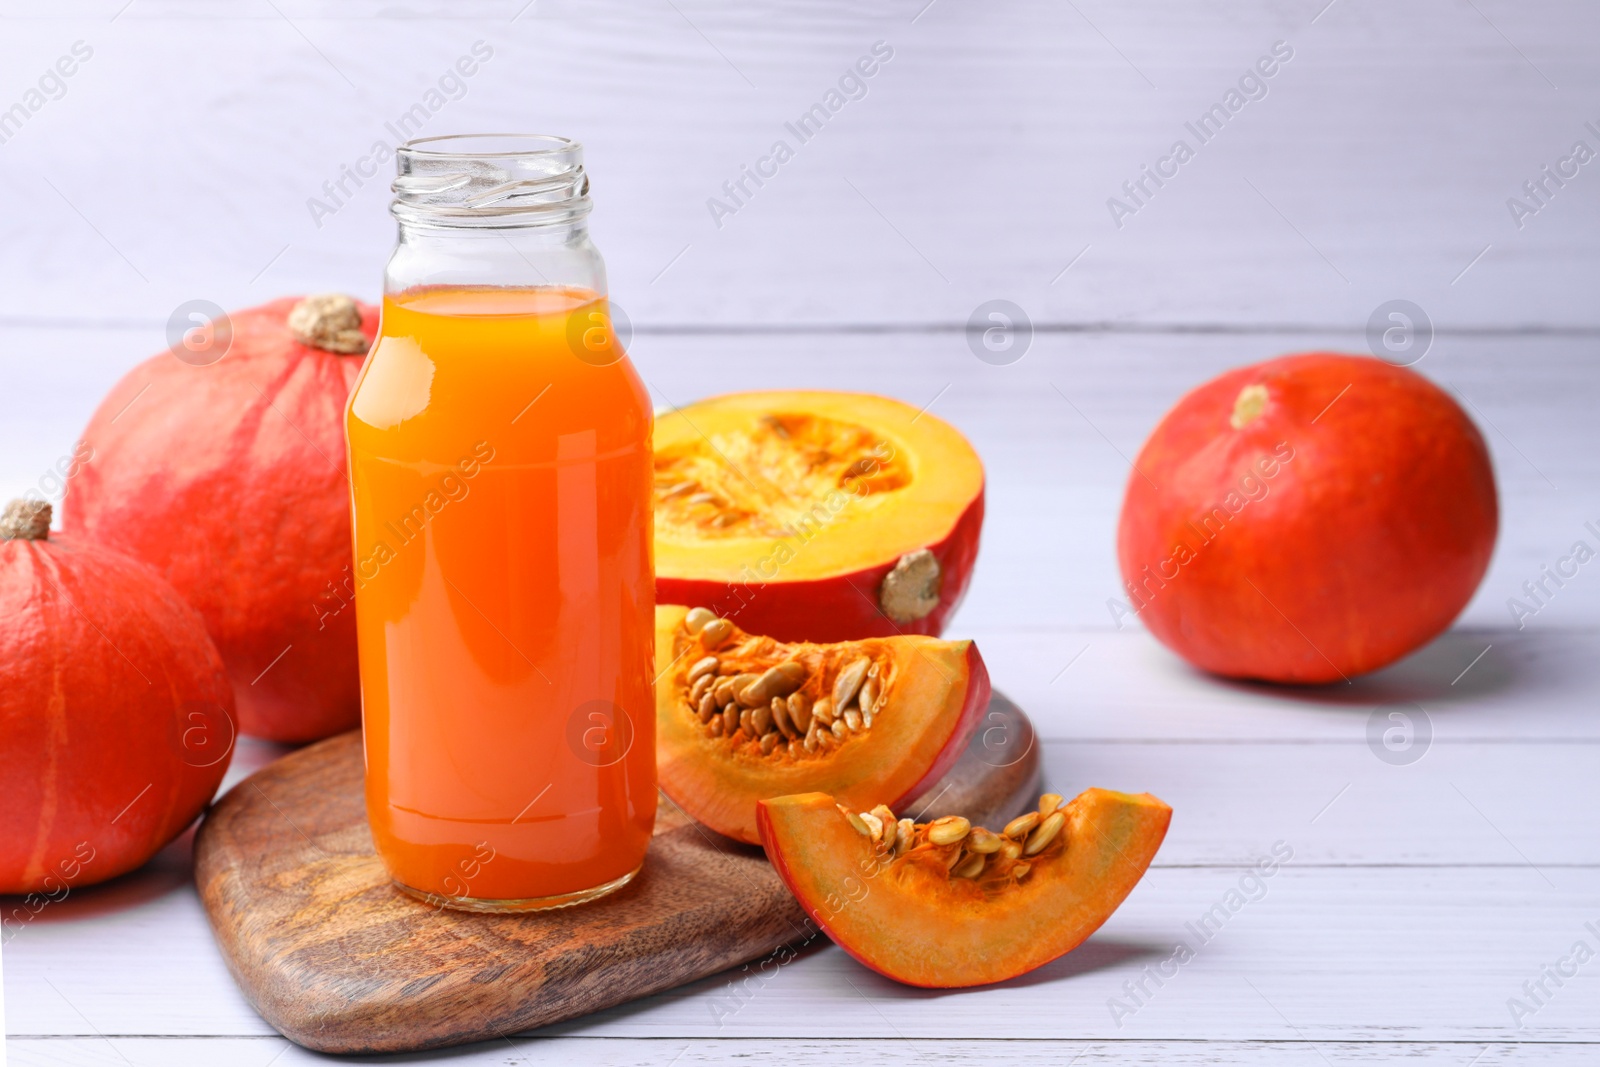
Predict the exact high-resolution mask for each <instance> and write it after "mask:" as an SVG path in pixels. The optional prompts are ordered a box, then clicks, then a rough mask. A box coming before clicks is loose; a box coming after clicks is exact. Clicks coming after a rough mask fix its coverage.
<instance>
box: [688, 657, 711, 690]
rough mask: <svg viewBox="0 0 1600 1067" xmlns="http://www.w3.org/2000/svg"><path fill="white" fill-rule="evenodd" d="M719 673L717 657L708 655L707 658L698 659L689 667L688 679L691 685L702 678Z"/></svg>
mask: <svg viewBox="0 0 1600 1067" xmlns="http://www.w3.org/2000/svg"><path fill="white" fill-rule="evenodd" d="M716 673H717V657H715V656H707V657H706V658H705V659H702V660H696V661H695V665H694V666H693V667H690V668H689V677H688V679H686V680H687V681H688V682H689V684H690V685H693V684H694V683H695V682H698V681H699V680H700V679H702V678H705V677H708V676H710V675H714V674H716Z"/></svg>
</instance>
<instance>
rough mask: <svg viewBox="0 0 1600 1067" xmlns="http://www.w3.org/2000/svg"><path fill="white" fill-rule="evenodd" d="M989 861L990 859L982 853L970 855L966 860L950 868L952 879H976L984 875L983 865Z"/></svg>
mask: <svg viewBox="0 0 1600 1067" xmlns="http://www.w3.org/2000/svg"><path fill="white" fill-rule="evenodd" d="M987 860H988V857H986V856H984V855H983V854H982V853H980V852H972V853H969V854H968V855H967V858H966V859H964V860H962V861H961V862H960V863H958V864H956V865H955V866H954V867H952V868H950V877H952V878H976V877H978V875H980V874H982V873H983V865H984V863H985V862H987Z"/></svg>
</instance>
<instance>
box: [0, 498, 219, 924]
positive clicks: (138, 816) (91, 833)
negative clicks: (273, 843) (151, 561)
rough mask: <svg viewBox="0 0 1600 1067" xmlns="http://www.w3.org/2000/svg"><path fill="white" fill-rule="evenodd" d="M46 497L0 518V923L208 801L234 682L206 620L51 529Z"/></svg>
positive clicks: (171, 830)
mask: <svg viewBox="0 0 1600 1067" xmlns="http://www.w3.org/2000/svg"><path fill="white" fill-rule="evenodd" d="M49 528H50V505H48V504H36V503H33V502H29V501H14V502H13V503H12V504H11V505H10V506H9V507H8V508H7V509H6V511H5V514H4V516H3V517H0V618H3V619H4V620H5V625H4V626H0V795H4V797H5V803H4V804H0V893H28V894H33V895H32V896H29V897H27V898H24V900H23V901H22V902H21V905H20V907H18V906H8V907H7V909H6V910H5V913H4V915H3V916H0V918H3V920H4V924H5V926H6V929H7V932H8V933H10V932H12V931H14V930H15V929H16V927H17V926H18V925H19V924H20V923H25V922H26V921H27V920H28V919H29V918H31V916H32V914H33V913H34V912H35V911H37V910H39V909H40V908H42V907H43V906H44V903H45V902H46V901H48V900H51V899H60V897H61V896H63V895H65V894H66V893H68V892H69V891H70V890H71V889H72V888H74V887H77V886H84V885H88V884H90V883H92V882H101V881H104V880H105V879H107V878H111V877H113V876H114V875H118V874H121V873H123V872H124V871H128V870H132V869H133V868H135V867H137V866H139V865H140V864H141V863H143V862H144V861H145V860H147V859H149V858H150V857H151V856H152V855H154V854H155V852H156V851H157V850H158V849H160V848H161V846H163V845H165V844H166V843H167V842H168V841H171V840H172V839H173V838H174V837H176V836H177V835H178V834H179V833H180V832H181V831H182V830H183V829H184V827H186V826H188V825H189V823H191V822H192V821H194V818H195V816H196V815H198V814H200V811H201V810H202V809H203V808H204V807H205V806H206V803H207V802H208V801H209V800H210V799H211V796H212V794H214V793H215V792H216V791H217V786H218V784H219V783H221V781H222V776H223V774H224V773H225V772H226V771H227V769H228V760H229V758H230V757H231V755H232V752H233V718H232V716H233V691H232V689H231V688H230V687H229V685H228V678H227V674H226V673H225V672H224V670H223V667H222V659H221V657H219V656H218V655H217V650H216V648H215V647H214V646H213V645H212V643H211V639H210V638H209V637H207V636H206V629H205V623H204V622H203V621H202V620H201V618H200V616H199V615H198V614H197V613H196V612H195V611H194V609H193V608H191V607H189V605H187V604H186V603H184V601H183V598H182V597H180V596H179V595H178V594H177V592H176V591H174V590H173V588H172V587H171V586H170V585H168V584H167V583H166V582H164V581H162V580H161V578H160V577H159V576H158V575H157V574H156V573H155V572H154V571H153V570H151V569H150V568H149V567H146V566H144V565H143V564H141V563H138V562H136V561H134V560H131V559H129V558H127V557H126V556H123V555H120V554H119V553H116V552H112V551H110V550H108V549H106V548H103V547H100V546H98V545H93V544H88V543H85V542H82V541H74V540H70V539H67V538H63V539H61V540H55V541H52V540H50V539H49Z"/></svg>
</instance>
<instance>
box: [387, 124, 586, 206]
mask: <svg viewBox="0 0 1600 1067" xmlns="http://www.w3.org/2000/svg"><path fill="white" fill-rule="evenodd" d="M395 169H396V171H397V176H396V178H395V180H394V184H393V185H392V186H391V189H392V190H393V192H394V201H393V202H392V203H391V205H390V212H391V213H392V214H393V215H394V216H395V218H396V219H398V220H399V221H400V222H401V224H402V226H405V225H412V226H419V227H429V228H443V229H483V228H487V229H513V228H523V227H532V226H540V227H544V226H562V225H573V224H575V223H577V222H579V221H581V220H582V219H583V218H584V217H586V216H587V215H588V214H589V211H590V208H591V204H590V200H589V176H588V174H587V173H586V172H585V171H584V167H583V145H582V144H580V143H579V142H577V141H575V140H573V139H571V138H569V137H561V136H559V135H556V134H544V133H454V134H439V135H436V136H433V137H419V138H417V139H415V140H411V141H407V142H405V143H404V144H402V145H401V146H400V147H399V148H398V149H396V151H395Z"/></svg>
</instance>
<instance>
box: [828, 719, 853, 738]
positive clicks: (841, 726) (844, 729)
mask: <svg viewBox="0 0 1600 1067" xmlns="http://www.w3.org/2000/svg"><path fill="white" fill-rule="evenodd" d="M829 732H830V733H831V734H833V736H834V737H837V738H838V739H839V740H841V741H843V740H844V739H845V737H847V736H848V735H849V733H850V725H849V724H848V723H846V722H845V721H844V720H843V719H834V720H833V729H832V730H830V731H829Z"/></svg>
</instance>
